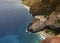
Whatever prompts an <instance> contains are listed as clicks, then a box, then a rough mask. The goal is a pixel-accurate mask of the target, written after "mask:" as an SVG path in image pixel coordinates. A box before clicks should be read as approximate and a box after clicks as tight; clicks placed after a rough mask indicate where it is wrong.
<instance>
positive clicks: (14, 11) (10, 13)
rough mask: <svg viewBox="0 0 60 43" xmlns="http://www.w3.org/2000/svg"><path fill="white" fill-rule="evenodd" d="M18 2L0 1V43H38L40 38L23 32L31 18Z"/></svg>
mask: <svg viewBox="0 0 60 43" xmlns="http://www.w3.org/2000/svg"><path fill="white" fill-rule="evenodd" d="M29 14H30V13H29V11H28V10H27V9H26V8H25V7H24V6H23V5H22V4H21V3H20V2H18V1H10V0H8V1H7V0H3V1H2V0H0V43H38V42H39V41H40V37H38V35H36V34H33V33H28V32H26V31H25V30H26V29H27V26H28V25H29V23H30V22H31V21H32V19H33V17H32V16H30V15H29Z"/></svg>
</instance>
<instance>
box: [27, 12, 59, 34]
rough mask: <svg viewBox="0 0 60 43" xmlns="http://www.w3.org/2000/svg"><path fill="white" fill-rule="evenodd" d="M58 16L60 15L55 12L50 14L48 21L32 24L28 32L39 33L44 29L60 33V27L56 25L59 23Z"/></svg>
mask: <svg viewBox="0 0 60 43" xmlns="http://www.w3.org/2000/svg"><path fill="white" fill-rule="evenodd" d="M57 15H58V14H57V13H56V12H53V13H51V14H50V16H49V17H48V19H47V20H46V21H41V20H38V21H36V22H34V23H32V22H31V23H30V24H31V25H29V26H28V31H30V32H33V33H35V32H39V31H41V30H44V29H52V30H54V31H57V32H59V31H60V29H59V28H60V27H56V26H55V25H54V24H55V23H56V22H57ZM59 17H60V16H59Z"/></svg>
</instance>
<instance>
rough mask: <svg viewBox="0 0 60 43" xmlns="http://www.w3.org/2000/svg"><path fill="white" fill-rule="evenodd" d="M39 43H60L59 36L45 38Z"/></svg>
mask: <svg viewBox="0 0 60 43" xmlns="http://www.w3.org/2000/svg"><path fill="white" fill-rule="evenodd" d="M41 43H60V35H59V36H53V37H47V38H46V39H45V40H43V41H42V42H41Z"/></svg>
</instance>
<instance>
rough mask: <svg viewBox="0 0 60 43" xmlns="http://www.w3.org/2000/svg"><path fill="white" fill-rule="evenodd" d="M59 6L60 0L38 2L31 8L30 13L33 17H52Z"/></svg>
mask: <svg viewBox="0 0 60 43" xmlns="http://www.w3.org/2000/svg"><path fill="white" fill-rule="evenodd" d="M59 4H60V0H42V1H39V0H38V1H36V2H35V3H33V4H32V5H31V6H30V13H31V14H32V15H33V16H36V15H50V14H51V13H52V12H53V11H55V10H56V9H57V6H58V5H59ZM59 8H60V7H59Z"/></svg>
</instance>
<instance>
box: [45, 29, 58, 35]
mask: <svg viewBox="0 0 60 43" xmlns="http://www.w3.org/2000/svg"><path fill="white" fill-rule="evenodd" d="M45 32H46V33H48V34H51V35H57V33H56V32H55V31H52V30H50V29H47V30H46V31H45Z"/></svg>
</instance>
